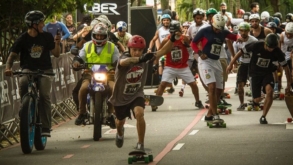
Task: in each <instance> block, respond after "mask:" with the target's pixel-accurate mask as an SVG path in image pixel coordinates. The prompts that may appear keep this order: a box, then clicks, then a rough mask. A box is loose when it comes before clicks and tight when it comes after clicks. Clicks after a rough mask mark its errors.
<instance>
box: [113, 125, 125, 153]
mask: <svg viewBox="0 0 293 165" xmlns="http://www.w3.org/2000/svg"><path fill="white" fill-rule="evenodd" d="M122 132H123V136H122V139H120V138H118V133H116V140H115V142H116V146H117V147H118V148H121V147H122V146H123V142H124V127H123V128H122Z"/></svg>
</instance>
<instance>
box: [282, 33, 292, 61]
mask: <svg viewBox="0 0 293 165" xmlns="http://www.w3.org/2000/svg"><path fill="white" fill-rule="evenodd" d="M282 35H283V36H284V43H283V44H282V45H281V50H282V51H283V52H284V53H285V55H286V56H285V59H286V61H288V60H290V55H291V51H293V38H291V39H289V38H287V36H286V35H285V32H282Z"/></svg>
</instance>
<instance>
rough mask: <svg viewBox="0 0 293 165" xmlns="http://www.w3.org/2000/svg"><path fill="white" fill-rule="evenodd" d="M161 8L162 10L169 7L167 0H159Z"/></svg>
mask: <svg viewBox="0 0 293 165" xmlns="http://www.w3.org/2000/svg"><path fill="white" fill-rule="evenodd" d="M161 9H162V11H164V10H165V9H169V0H161Z"/></svg>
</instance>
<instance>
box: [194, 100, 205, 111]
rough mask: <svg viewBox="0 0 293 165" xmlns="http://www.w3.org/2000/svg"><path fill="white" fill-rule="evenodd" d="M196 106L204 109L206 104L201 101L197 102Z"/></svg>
mask: <svg viewBox="0 0 293 165" xmlns="http://www.w3.org/2000/svg"><path fill="white" fill-rule="evenodd" d="M195 106H196V107H198V108H200V109H202V108H204V106H203V105H202V103H201V101H198V102H195Z"/></svg>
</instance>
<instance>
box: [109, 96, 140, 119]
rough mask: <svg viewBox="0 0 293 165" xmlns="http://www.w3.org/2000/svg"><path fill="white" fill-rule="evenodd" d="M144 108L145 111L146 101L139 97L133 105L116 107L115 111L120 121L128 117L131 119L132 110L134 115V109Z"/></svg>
mask: <svg viewBox="0 0 293 165" xmlns="http://www.w3.org/2000/svg"><path fill="white" fill-rule="evenodd" d="M137 106H139V107H142V108H143V109H144V108H145V100H144V98H142V97H137V98H136V99H134V100H133V101H132V102H131V103H129V104H127V105H123V106H114V109H115V115H116V117H117V119H118V120H123V119H125V118H126V117H128V118H131V114H130V110H131V111H132V113H133V116H135V115H134V111H133V110H134V108H135V107H137Z"/></svg>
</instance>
